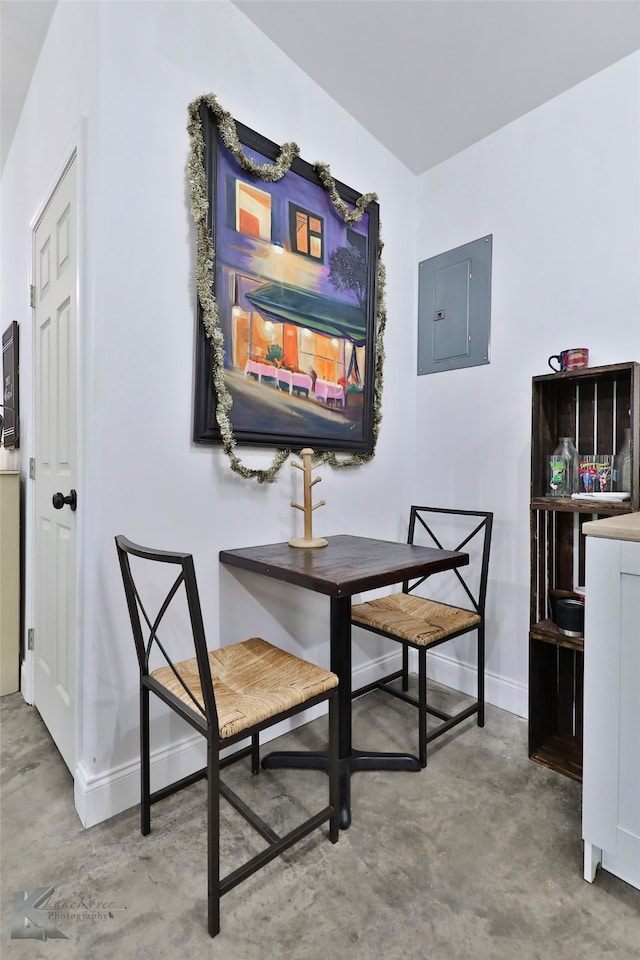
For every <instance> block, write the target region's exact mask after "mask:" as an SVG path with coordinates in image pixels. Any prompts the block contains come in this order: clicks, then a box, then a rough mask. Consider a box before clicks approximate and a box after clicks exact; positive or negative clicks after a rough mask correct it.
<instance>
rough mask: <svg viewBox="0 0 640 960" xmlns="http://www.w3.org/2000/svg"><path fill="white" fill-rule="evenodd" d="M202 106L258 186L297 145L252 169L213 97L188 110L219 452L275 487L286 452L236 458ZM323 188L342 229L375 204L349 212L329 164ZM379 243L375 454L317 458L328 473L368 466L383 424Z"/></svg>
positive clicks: (319, 169)
mask: <svg viewBox="0 0 640 960" xmlns="http://www.w3.org/2000/svg"><path fill="white" fill-rule="evenodd" d="M202 104H206V106H207V107H208V108H209V109H210V110H211V113H212V114H213V117H214V119H215V122H216V125H217V127H218V131H219V133H220V136H221V138H222V142H223V143H224V145H225V147H226V148H227V150H229V152H230V153H232V154H233V156H234V157H235V158H236V159H237V160H238V162H239V163H240V165H241V166H242V168H243V169H244V170H247V171H248V172H249V173H252V174H254V175H255V176H257V177H259V178H260V179H261V180H265V181H268V182H270V183H275V182H276V181H278V180H281V179H282V177H284V176H285V174H286V173H288V171H289V170H290V168H291V164H292V163H293V161H294V159H295V158H296V157H297V156H298V155H299V153H300V150H299V148H298V145H297V144H296V143H285V144H283V145H282V146H281V148H280V153H279V155H278V157H277V159H276V160H275V161H274V162H273V163H262V164H259V163H256V162H255V161H254V160H252V159H251V158H250V157H248V156H246V154H245V153H244V150H243V149H242V144H241V143H240V140H239V139H238V133H237V129H236V124H235V120H234V119H233V117H232V116H231V114H230V113H227V111H226V110H223V109H222V107H221V106H220V104H219V103H218V100H217V98H216V96H215V94H213V93H209V94H203V95H202V96H200V97H197V98H196V99H195V100H193V101H192V102H191V103H190V104H189V123H188V126H187V129H188V131H189V137H190V139H191V150H190V153H189V160H188V164H187V170H188V177H189V188H190V189H189V192H190V198H191V214H192V216H193V220H194V223H195V227H196V236H197V256H196V286H197V291H198V298H199V301H200V306H201V308H202V320H203V324H204V328H205V333H206V335H207V338H208V339H209V341H210V343H211V349H212V355H213V357H212V361H213V362H212V370H213V373H212V379H213V386H214V390H215V393H216V421H217V423H218V427H219V429H220V435H221V437H222V448H223V450H224V452H225V454H226V455H227V457H228V458H229V461H230V464H231V469H232V470H233V472H234V473H237V474H239V475H240V476H241V477H245V478H246V479H252V480H257V481H258V483H273V482H274V481H275V479H276V477H277V475H278V471H279V470H280V467H281V466H282V464H283V463H284V462H285V460H286V459H287V458H288V456H289V454H290V452H291V451H290V450H278V451H276V455H275V457H274V459H273V462H272V464H271V466H270V467H269V468H268V469H266V470H258V469H253V468H250V467H245V466H244V464H243V463H242V461H241V460H240V458H239V457H238V456H237V454H236V452H235V446H236V439H235V437H234V434H233V426H232V424H231V420H230V417H229V414H230V411H231V407H232V405H233V400H232V398H231V394H230V393H229V390H228V388H227V384H226V381H225V376H224V337H223V334H222V329H221V326H220V317H219V315H218V305H217V303H216V299H215V297H214V295H213V260H214V248H213V239H212V237H211V233H210V231H209V230H208V228H207V213H208V211H209V197H208V191H207V179H206V173H205V165H204V138H203V135H202V124H201V120H200V107H201V105H202ZM314 169H315V171H316V173H317V174H318V176H319V178H320V180H321V182H322V185H323V186H324V188H325V189H326V190H327V192H328V194H329V197H330V198H331V202H332V204H333V206H334V207H335V209H336V210H337V211H338V213H339V214H340V215H341V216H342V218H343V220H344V221H345V223H357V222H358V221H359V220H361V219H362V215H363V214H364V212H365V210H366V209H367V207H368V205H369V204H370V203H371V202H372V201H374V200H377V196H376V194H375V193H366V194H363V195H362V196H361V197H360V198H359V199H358V202H357V204H356V206H355V207H354V208H353V209H351V207H350V206H349V205H348V204H346V203H345V202H344V200H343V199H342V197H341V196H340V194H339V193H338V190H337V187H336V184H335V180H334V179H333V177H332V176H331V171H330V169H329V166H328V164H325V163H316V164H315V167H314ZM381 255H382V242H381V241H380V240H379V242H378V290H377V299H376V338H375V390H374V398H373V451H372V452H371V453H362V454H359V453H355V454H351V455H349V456H346V457H338V456H336V454H335V453H330V452H326V453H321V454H319V455H318V456H319V457H321V459H322V461H323V462H324V463H328V464H329V465H330V466H332V467H351V466H358V465H360V464H362V463H367V462H368V461H369V460H372V459H373V456H374V453H375V447H376V442H377V439H378V432H379V428H380V422H381V420H382V413H381V408H382V368H383V364H384V347H383V338H384V329H385V326H386V322H387V314H386V306H385V297H384V288H385V270H384V265H383V263H382V256H381Z"/></svg>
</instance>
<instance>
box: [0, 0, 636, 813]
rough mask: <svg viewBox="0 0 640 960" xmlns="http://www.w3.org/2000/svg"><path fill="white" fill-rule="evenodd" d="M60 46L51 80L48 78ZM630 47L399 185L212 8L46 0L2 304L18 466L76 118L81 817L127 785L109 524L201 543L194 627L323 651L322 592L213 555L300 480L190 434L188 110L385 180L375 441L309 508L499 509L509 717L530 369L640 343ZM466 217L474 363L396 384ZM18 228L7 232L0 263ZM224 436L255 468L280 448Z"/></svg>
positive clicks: (500, 648) (244, 533)
mask: <svg viewBox="0 0 640 960" xmlns="http://www.w3.org/2000/svg"><path fill="white" fill-rule="evenodd" d="M70 38H71V40H70ZM61 60H62V61H63V62H64V71H63V77H66V78H67V79H66V80H65V81H64V82H63V81H62V79H59V78H56V74H55V72H52V70H51V69H50V66H52V65H54V64H56V63H58V62H59V61H61ZM638 63H639V61H638V57H637V56H635V57H633V58H629V59H628V60H626V61H623V62H622V63H621V64H618V65H616V66H614V67H612V68H610V69H609V70H608V71H605V72H604V73H603V74H600V75H599V76H597V77H595V78H593V79H592V80H590V81H587V82H586V83H585V84H582V85H580V86H579V87H577V88H575V89H574V90H572V91H570V92H569V93H567V94H565V95H564V96H563V97H560V98H558V100H556V101H553V102H552V103H550V104H547V105H546V106H544V107H541V108H540V109H539V110H537V111H535V112H534V113H531V114H529V115H528V116H527V117H525V118H523V119H522V120H519V121H517V122H516V123H514V124H512V125H510V126H509V127H507V128H505V129H504V130H502V131H499V132H498V133H497V134H495V135H494V136H492V137H490V138H488V139H487V140H486V141H483V142H482V143H481V144H478V145H477V146H476V147H474V148H472V149H470V150H468V151H465V152H464V153H463V154H460V155H459V156H457V157H455V158H453V159H452V160H451V161H449V162H447V163H446V164H443V165H441V166H440V167H438V168H436V169H435V170H433V171H431V172H430V173H428V174H425V175H424V176H423V177H420V178H415V177H414V176H413V175H411V174H410V173H409V172H408V171H407V170H406V169H405V168H404V167H403V166H402V165H401V164H400V163H399V162H398V161H396V160H395V159H394V158H393V157H392V156H391V155H390V154H389V153H388V151H386V150H385V149H384V148H382V147H381V146H380V145H379V144H377V143H376V142H375V141H374V140H373V139H372V138H371V137H370V136H369V135H368V134H367V133H366V132H365V131H364V130H363V129H362V128H361V127H360V126H359V125H358V124H356V123H355V122H354V121H353V119H352V118H350V117H349V116H348V115H347V114H346V113H345V112H344V111H343V110H342V109H341V108H340V107H338V106H337V105H336V104H335V102H334V101H332V100H331V98H329V97H328V96H327V95H326V94H325V93H324V92H323V91H321V90H320V89H319V88H318V87H317V86H316V85H315V84H314V83H313V82H312V81H311V80H310V79H309V78H308V77H306V76H305V75H304V74H302V73H301V72H300V71H299V70H298V68H296V67H295V66H294V65H293V64H292V62H291V61H290V60H288V59H287V58H286V57H285V56H283V54H282V53H280V51H278V50H277V48H276V47H275V46H274V45H273V44H272V43H271V42H270V41H268V40H267V39H266V38H265V37H264V35H263V34H261V33H260V32H259V31H258V30H257V28H255V27H254V26H253V25H252V24H251V23H250V22H249V21H248V20H246V18H244V17H243V16H242V14H240V12H239V11H238V10H237V9H236V8H235V7H233V6H231V5H230V4H229V3H227V2H225V0H221V2H213V3H190V2H183V3H171V2H167V3H135V2H128V3H104V4H103V3H97V4H92V3H87V4H84V3H61V4H59V5H58V9H57V11H56V14H55V16H54V20H53V23H52V28H51V31H50V33H49V36H48V38H47V41H46V44H45V48H44V51H43V55H42V58H41V61H40V63H39V66H38V70H37V72H36V76H35V78H34V82H33V85H32V88H31V90H30V93H29V97H28V101H27V105H26V107H25V113H24V115H23V117H22V119H21V123H20V127H19V130H18V134H17V137H16V140H15V142H14V145H13V148H12V151H11V154H10V157H9V159H8V161H7V166H6V168H5V173H4V175H3V178H2V192H3V208H2V242H3V257H2V261H3V263H2V294H1V305H2V315H3V316H5V317H7V318H9V319H14V318H15V319H18V320H19V321H20V323H21V336H22V348H23V350H22V369H21V372H22V376H23V397H22V400H23V412H24V413H25V421H26V422H24V421H23V439H24V443H23V447H22V450H21V457H22V469H23V473H24V469H25V464H26V463H27V462H28V457H29V456H33V436H32V430H31V409H30V396H31V393H32V389H33V384H32V382H31V374H30V363H31V360H32V347H31V333H30V330H31V317H30V311H29V310H28V308H27V307H26V304H25V300H24V290H23V286H24V283H25V278H28V276H29V257H30V237H29V231H28V223H29V220H30V218H31V217H32V215H33V212H34V210H35V208H36V207H37V204H38V203H39V202H40V200H41V199H42V196H43V194H44V191H45V189H46V185H47V183H48V181H49V178H50V177H51V175H52V173H53V171H54V170H55V168H56V165H57V163H58V161H59V158H60V156H61V154H62V153H63V152H64V148H65V144H66V143H67V142H68V139H69V137H71V136H72V131H73V129H74V126H75V125H77V123H78V122H79V121H80V118H81V117H82V116H84V117H86V156H85V159H86V177H87V193H86V238H85V240H86V244H85V249H84V251H83V256H84V277H83V280H84V290H83V291H82V292H83V298H84V304H85V308H84V311H83V314H82V317H81V350H82V357H83V371H84V374H83V376H84V381H83V393H84V397H83V404H82V416H81V429H82V436H81V450H82V456H83V463H82V471H81V476H82V489H81V490H79V494H80V496H81V498H82V503H83V507H82V510H81V511H79V513H81V512H82V511H83V512H82V516H81V518H80V520H81V525H82V542H81V556H82V571H81V595H80V610H81V618H82V619H81V637H80V642H81V651H80V654H81V655H80V664H81V675H80V686H81V698H82V699H81V714H82V723H81V731H80V742H79V751H78V758H79V765H78V769H77V771H76V802H77V805H78V809H79V812H80V814H81V817H82V818H83V821H84V822H85V823H87V824H89V823H93V822H97V820H99V819H101V818H103V817H105V816H108V815H110V814H111V813H113V812H116V811H117V810H119V809H123V808H124V807H125V806H127V805H129V804H131V803H133V802H135V799H136V791H137V772H136V757H137V754H138V745H137V729H138V713H137V685H136V670H137V668H136V663H135V659H134V654H133V649H132V644H131V639H130V632H129V627H128V620H127V615H126V610H125V606H124V600H123V596H122V585H121V583H120V581H119V573H118V570H117V564H116V557H115V549H114V545H113V537H114V534H116V533H118V532H125V533H127V534H128V535H129V536H131V537H132V538H133V539H138V540H140V541H142V542H145V541H146V542H151V543H154V544H156V545H158V546H161V547H167V548H176V549H185V548H186V549H190V550H192V551H193V553H194V555H195V559H196V565H197V570H198V575H199V580H200V585H201V592H202V599H203V607H204V615H205V621H206V623H207V625H208V627H209V631H210V637H209V639H210V643H211V644H212V645H215V644H217V643H219V642H223V643H228V642H231V641H233V640H236V639H239V638H240V637H241V636H245V635H249V634H250V633H253V632H262V631H263V632H264V633H265V634H266V635H268V636H269V637H270V638H273V639H274V640H275V641H276V642H280V643H283V644H284V645H286V646H288V647H289V648H290V649H292V650H294V651H302V652H303V653H304V654H305V655H308V656H310V657H312V658H316V659H317V660H318V661H319V662H325V663H326V662H327V659H328V645H327V628H328V625H327V615H328V602H327V601H325V600H324V599H323V598H320V597H316V596H312V595H310V594H308V593H306V592H305V591H302V590H297V589H295V588H289V587H286V586H284V585H282V586H278V585H276V584H274V583H272V582H267V581H261V578H257V577H251V576H250V575H246V576H243V575H240V574H238V575H236V574H232V573H231V572H230V571H228V570H220V568H219V565H218V561H217V556H218V551H219V550H220V549H221V548H223V547H234V546H241V545H245V544H249V543H256V542H269V541H274V540H283V539H286V538H287V537H288V536H290V535H291V533H292V532H293V525H294V523H295V521H296V520H298V521H299V517H298V516H297V514H296V516H295V517H294V515H293V511H292V510H291V508H290V507H289V501H290V499H291V496H292V493H293V491H294V484H295V481H296V479H297V478H296V476H294V474H295V473H296V471H293V470H291V468H290V467H289V466H288V465H285V467H284V468H283V470H282V472H281V475H280V479H279V481H278V482H277V483H276V484H274V485H272V486H259V485H258V484H256V483H254V482H251V481H246V480H242V479H240V478H238V477H236V476H235V475H234V474H232V473H231V472H230V470H229V468H228V465H227V461H226V458H225V457H224V455H223V454H222V453H221V451H220V450H218V449H217V448H216V449H211V448H208V447H205V448H201V447H196V446H194V445H193V444H192V443H191V442H190V433H191V406H192V378H193V349H194V331H195V299H194V289H193V287H194V285H193V264H194V255H195V241H194V235H193V229H192V225H191V218H190V213H189V209H188V200H187V188H186V179H185V164H186V159H187V153H188V146H189V144H188V137H187V133H186V119H187V111H186V108H187V104H188V103H189V102H190V101H191V100H192V99H193V98H194V97H196V96H198V95H199V94H202V93H207V92H214V93H216V94H217V95H218V97H219V100H220V102H221V103H222V105H223V106H224V107H225V108H226V109H227V110H229V111H230V112H231V113H232V114H233V115H234V116H235V117H236V118H237V119H238V120H240V121H242V122H244V123H246V124H247V125H248V126H250V127H253V128H254V129H256V130H258V131H259V132H260V133H262V134H264V135H265V136H267V137H269V138H270V139H272V140H275V141H276V142H283V141H284V140H291V139H293V140H296V141H297V143H298V144H299V145H300V147H301V153H302V156H303V157H304V158H305V159H307V160H309V161H311V162H313V161H315V160H324V161H328V162H329V163H330V164H331V169H332V172H333V174H334V176H336V177H337V178H338V179H340V180H342V181H343V182H345V183H348V184H350V185H351V186H354V187H356V188H357V189H360V190H362V191H368V190H375V191H376V192H377V193H378V195H379V199H380V209H381V220H382V233H383V239H384V241H385V250H384V260H385V264H386V267H387V275H388V285H387V306H388V315H389V322H388V328H387V336H386V341H385V347H386V364H385V391H384V402H383V415H384V419H383V423H382V429H381V435H380V440H379V444H378V450H377V455H376V457H375V459H374V461H373V463H371V464H369V465H367V466H366V467H362V468H358V469H354V470H343V471H334V470H331V469H330V468H328V467H327V468H324V469H323V470H322V471H321V475H322V477H323V482H322V487H321V488H320V489H321V492H322V496H323V498H324V499H326V500H327V505H326V507H323V508H322V509H321V510H320V511H318V512H317V513H316V514H315V517H314V529H315V532H316V533H317V534H318V535H321V534H326V535H330V534H334V533H339V532H350V533H355V534H363V535H374V536H380V537H383V538H389V539H393V538H402V537H404V535H405V528H406V513H407V505H408V504H409V503H410V502H411V501H412V500H416V501H417V500H420V501H425V502H429V501H431V502H434V503H435V502H440V503H445V504H459V505H465V506H468V507H473V506H477V507H487V508H491V509H494V510H495V513H496V520H495V533H494V549H493V561H492V568H491V577H490V590H489V598H490V600H489V603H490V618H491V628H490V630H489V636H488V653H489V660H488V668H489V674H490V675H489V678H488V686H487V691H488V697H489V699H490V700H492V701H493V702H495V703H499V704H500V705H502V706H505V707H506V708H508V709H513V710H514V711H516V712H519V713H526V685H527V677H526V664H527V628H528V579H529V575H528V557H529V528H528V486H529V427H530V398H529V393H530V378H531V376H532V375H534V374H536V373H542V372H545V369H546V358H547V356H548V355H549V354H550V353H554V352H557V350H558V349H562V348H564V347H567V346H582V345H586V346H588V347H589V348H590V349H591V355H592V360H593V362H596V363H606V362H613V361H615V360H620V359H632V358H636V359H637V358H638V357H639V355H640V350H639V349H638V326H637V324H638V317H639V316H640V312H639V310H638V307H639V305H640V303H639V301H640V296H639V290H638V273H637V262H638V253H639V250H640V245H639V241H638V232H637V231H638V182H637V169H638V161H639V150H638V142H637V116H638V85H637V79H638V76H637V73H638ZM47 96H50V100H51V105H50V107H48V108H47V111H46V117H47V119H46V121H45V126H44V130H43V128H42V127H40V126H39V125H38V120H39V118H40V117H41V115H42V104H43V102H45V99H46V97H47ZM43 144H44V145H46V149H43ZM416 198H417V200H418V202H417V203H416ZM416 210H419V211H420V220H419V222H418V223H416V217H415V211H416ZM485 233H492V234H493V237H494V261H493V317H492V362H491V364H490V365H488V366H484V367H478V368H474V369H471V370H467V371H453V372H451V373H443V374H437V375H434V376H427V377H420V378H417V379H415V378H414V371H415V369H416V359H415V348H416V322H417V320H416V317H417V301H416V293H417V264H418V261H420V260H422V259H425V258H426V257H428V256H431V255H434V254H436V253H440V252H442V251H444V250H447V249H450V248H451V247H454V246H457V245H459V244H461V243H464V242H466V241H468V240H471V239H474V238H476V237H479V236H482V235H483V234H485ZM14 237H22V238H23V239H22V240H21V241H20V246H19V248H16V249H13V247H12V252H11V256H10V257H9V258H8V259H7V258H6V256H5V252H6V250H7V244H8V243H9V242H11V241H12V240H13V238H14ZM416 238H417V242H416ZM5 261H6V262H5ZM25 394H26V398H25ZM416 395H417V403H416ZM25 400H26V405H25ZM243 453H244V454H245V459H246V461H247V462H249V463H251V464H254V465H260V466H263V465H266V464H267V463H268V462H269V461H270V458H271V452H265V451H262V452H260V451H258V452H256V451H251V450H249V451H243ZM298 482H299V480H298ZM28 570H29V567H28ZM30 590H31V585H30V583H28V584H27V614H28V613H29V604H30V603H31V597H30ZM355 647H356V649H355V654H354V663H355V667H356V670H364V669H365V667H366V665H367V664H368V663H369V661H370V657H371V654H372V647H371V643H370V641H367V643H366V644H365V643H364V642H362V648H360V640H359V638H358V637H357V636H356V639H355ZM377 652H378V649H377V648H375V647H374V648H373V653H374V654H376V653H377ZM461 655H462V658H463V659H464V658H465V657H466V651H465V649H464V648H463V649H461ZM439 670H440V672H441V675H442V676H443V677H444V678H446V679H449V680H451V681H453V682H455V683H458V684H459V685H460V686H461V687H465V686H466V685H467V684H470V682H471V680H472V674H471V672H470V671H469V670H467V669H465V667H464V665H463V666H462V667H458V666H457V665H456V664H452V662H451V661H447V660H446V659H444V658H443V659H442V660H441V661H440V667H439ZM155 729H156V738H155V742H156V746H157V747H159V748H164V747H167V748H170V747H171V746H172V745H173V747H175V750H176V751H178V754H179V750H180V744H179V740H180V736H181V735H180V734H179V733H178V730H177V728H176V727H172V726H161V728H160V731H159V732H158V730H157V728H155ZM192 759H193V757H192V755H191V752H190V751H189V750H188V749H187V750H185V752H184V754H182V755H178V756H177V757H172V756H171V749H168V750H165V751H164V752H163V750H162V749H161V750H160V754H159V757H158V763H157V764H156V766H157V769H158V775H159V776H160V777H161V776H162V772H163V770H164V766H163V763H164V762H165V761H166V762H167V763H168V762H171V763H174V765H178V766H179V765H180V763H183V764H186V765H188V764H189V763H190V762H191V761H192ZM161 761H162V762H161Z"/></svg>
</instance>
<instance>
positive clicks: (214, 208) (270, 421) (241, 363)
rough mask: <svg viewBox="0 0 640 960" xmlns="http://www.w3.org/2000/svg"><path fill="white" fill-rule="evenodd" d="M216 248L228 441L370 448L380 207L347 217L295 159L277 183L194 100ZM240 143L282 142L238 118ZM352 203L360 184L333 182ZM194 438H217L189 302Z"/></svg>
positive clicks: (262, 146) (266, 148)
mask: <svg viewBox="0 0 640 960" xmlns="http://www.w3.org/2000/svg"><path fill="white" fill-rule="evenodd" d="M200 118H201V123H202V131H203V139H204V144H205V153H204V156H205V173H206V181H207V191H208V197H209V205H208V220H207V226H208V229H209V230H210V232H211V238H212V241H213V248H214V264H213V278H214V279H213V293H214V296H215V299H216V303H217V309H218V317H219V323H220V328H221V330H222V333H223V337H224V344H225V354H224V356H225V359H224V369H225V382H226V386H227V389H228V390H229V392H230V393H231V396H232V398H233V406H232V409H231V412H230V420H231V424H232V426H233V432H234V436H235V439H236V442H237V443H238V444H239V445H245V446H269V447H277V448H279V449H292V450H293V449H300V448H303V447H311V448H313V449H314V450H316V451H335V452H340V451H342V452H350V453H359V454H364V453H372V452H373V446H374V409H373V408H374V396H375V373H376V363H375V344H376V339H375V338H376V315H377V282H378V262H379V209H378V204H377V202H376V201H375V200H372V201H371V202H370V203H369V205H368V207H367V208H366V210H365V212H364V214H363V217H362V219H361V220H360V221H359V222H358V223H354V224H352V225H350V224H347V223H346V222H345V220H344V219H343V217H342V215H341V214H340V213H339V212H338V211H337V210H336V209H335V207H334V206H333V205H332V203H331V200H330V197H329V193H328V192H327V191H326V189H325V188H324V187H323V185H322V182H321V180H320V178H319V176H318V174H317V173H316V171H315V169H314V168H313V166H312V165H311V164H309V163H307V162H306V161H304V160H302V159H300V158H299V157H298V158H296V159H295V160H294V161H293V163H292V166H291V169H290V170H289V171H288V172H287V173H286V174H285V176H284V177H283V178H282V179H281V180H279V181H277V182H274V183H272V182H267V181H265V180H262V179H261V178H259V177H257V176H255V175H253V174H252V173H249V172H247V171H245V170H244V169H243V168H242V166H241V164H240V163H239V162H238V160H237V159H236V158H235V157H234V156H233V155H232V154H231V153H230V151H228V150H227V148H226V147H225V146H224V144H223V142H222V139H221V137H220V134H219V132H218V128H217V124H216V121H215V118H214V116H213V114H212V112H211V110H210V109H209V108H208V107H207V106H206V105H202V106H201V109H200ZM236 128H237V133H238V137H239V140H240V142H241V143H242V145H243V149H244V150H245V151H246V153H247V155H248V156H251V157H252V158H253V159H254V160H256V161H258V162H265V161H267V162H273V161H274V160H275V159H276V158H277V157H278V155H279V152H280V148H279V147H278V145H277V144H275V143H274V142H273V141H271V140H268V139H266V138H265V137H263V136H261V135H260V134H258V133H256V132H255V131H254V130H251V129H250V128H249V127H246V126H244V125H243V124H241V123H237V124H236ZM336 189H337V191H338V193H339V195H340V197H341V198H342V199H343V200H344V201H345V202H346V203H347V204H349V205H351V206H355V205H356V203H357V202H358V200H359V198H360V194H359V193H358V192H357V191H356V190H354V189H352V188H350V187H347V186H346V185H345V184H342V183H340V182H337V181H336ZM197 314H198V322H197V334H196V357H195V377H194V384H195V385H194V417H193V439H194V441H195V442H196V443H204V444H207V443H208V444H219V443H222V436H221V433H220V429H219V427H218V424H217V421H216V394H215V388H214V384H213V379H212V372H213V370H212V349H211V344H210V342H209V340H208V338H207V336H206V333H205V329H204V325H203V316H202V307H201V305H200V302H199V300H198V310H197Z"/></svg>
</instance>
